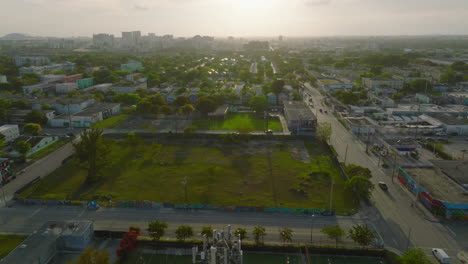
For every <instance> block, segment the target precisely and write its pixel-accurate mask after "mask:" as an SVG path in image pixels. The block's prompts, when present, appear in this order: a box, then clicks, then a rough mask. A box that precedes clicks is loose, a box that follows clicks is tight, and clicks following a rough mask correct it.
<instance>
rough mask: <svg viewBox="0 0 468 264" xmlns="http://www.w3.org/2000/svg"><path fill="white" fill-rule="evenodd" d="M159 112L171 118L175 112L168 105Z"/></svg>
mask: <svg viewBox="0 0 468 264" xmlns="http://www.w3.org/2000/svg"><path fill="white" fill-rule="evenodd" d="M159 111H160V112H161V114H163V115H165V116H169V115H172V113H173V112H174V111H172V108H171V107H170V106H168V105H163V106H161V108H159Z"/></svg>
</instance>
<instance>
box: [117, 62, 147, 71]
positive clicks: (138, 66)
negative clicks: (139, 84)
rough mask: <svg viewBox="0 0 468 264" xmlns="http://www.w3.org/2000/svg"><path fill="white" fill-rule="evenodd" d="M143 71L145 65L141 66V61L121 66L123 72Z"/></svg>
mask: <svg viewBox="0 0 468 264" xmlns="http://www.w3.org/2000/svg"><path fill="white" fill-rule="evenodd" d="M143 69H144V67H143V64H141V62H139V61H129V62H128V63H124V64H120V70H121V71H129V72H134V71H138V70H143Z"/></svg>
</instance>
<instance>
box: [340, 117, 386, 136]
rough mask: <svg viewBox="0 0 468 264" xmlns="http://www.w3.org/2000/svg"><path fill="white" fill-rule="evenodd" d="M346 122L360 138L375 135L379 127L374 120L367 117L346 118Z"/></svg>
mask: <svg viewBox="0 0 468 264" xmlns="http://www.w3.org/2000/svg"><path fill="white" fill-rule="evenodd" d="M344 120H345V121H346V124H347V125H348V126H349V128H350V129H351V131H352V132H353V133H354V134H355V135H358V136H361V135H368V134H374V133H375V128H376V127H377V126H378V124H377V123H375V122H374V121H373V120H371V119H369V118H367V117H345V118H344Z"/></svg>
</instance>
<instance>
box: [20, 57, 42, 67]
mask: <svg viewBox="0 0 468 264" xmlns="http://www.w3.org/2000/svg"><path fill="white" fill-rule="evenodd" d="M49 63H50V59H49V58H47V57H44V56H17V57H15V65H16V66H23V65H26V64H29V65H33V66H42V65H46V64H49Z"/></svg>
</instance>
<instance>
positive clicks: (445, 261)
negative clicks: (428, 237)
mask: <svg viewBox="0 0 468 264" xmlns="http://www.w3.org/2000/svg"><path fill="white" fill-rule="evenodd" d="M432 254H434V257H436V259H437V260H438V261H439V262H440V263H442V264H450V257H449V256H448V255H447V253H445V251H444V250H443V249H441V248H433V249H432Z"/></svg>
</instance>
